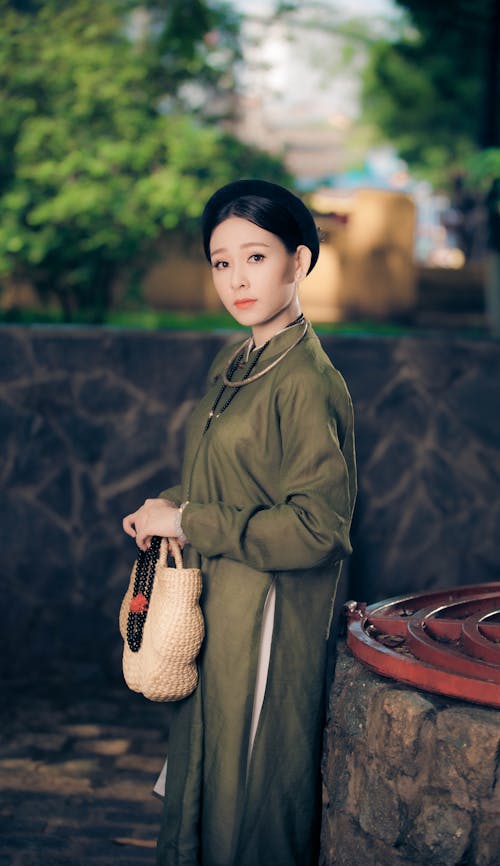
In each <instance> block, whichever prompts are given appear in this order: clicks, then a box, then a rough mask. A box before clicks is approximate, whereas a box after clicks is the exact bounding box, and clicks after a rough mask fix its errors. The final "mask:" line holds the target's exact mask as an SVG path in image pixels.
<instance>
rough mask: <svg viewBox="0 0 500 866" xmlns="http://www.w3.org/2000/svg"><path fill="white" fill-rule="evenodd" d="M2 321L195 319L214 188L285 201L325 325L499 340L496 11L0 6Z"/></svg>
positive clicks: (125, 2) (485, 0) (343, 4)
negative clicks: (312, 240) (283, 195)
mask: <svg viewBox="0 0 500 866" xmlns="http://www.w3.org/2000/svg"><path fill="white" fill-rule="evenodd" d="M0 20H1V24H0V97H1V98H0V210H1V214H2V218H1V222H0V317H1V320H2V321H4V322H21V323H23V322H24V323H29V322H88V323H111V324H118V325H119V324H125V325H129V324H130V325H134V326H136V325H138V326H141V325H142V326H149V327H156V326H167V327H169V326H173V327H182V326H183V325H186V324H187V325H189V326H193V325H194V326H196V327H213V326H215V325H217V326H221V325H227V324H229V322H230V320H229V319H228V318H227V317H226V316H225V314H224V313H223V311H222V310H221V308H220V305H219V303H218V300H217V298H216V296H215V294H214V292H213V289H212V287H211V284H210V275H209V272H208V271H207V268H206V266H205V263H204V261H203V258H202V253H201V247H200V242H199V237H198V220H199V216H200V213H201V210H202V207H203V204H204V202H205V201H206V199H207V198H208V196H209V195H210V194H211V193H212V192H213V191H214V190H215V189H216V188H217V187H218V186H219V185H221V184H223V183H225V182H227V181H230V180H232V179H235V178H238V177H250V176H260V177H265V178H268V179H272V180H275V181H277V182H282V183H284V184H287V185H288V186H290V187H291V188H294V189H295V190H296V191H297V192H298V193H299V194H302V195H303V196H304V197H305V198H306V200H307V202H308V204H309V205H310V206H311V208H312V209H313V210H314V211H315V213H316V215H317V222H318V225H319V226H320V228H321V230H322V233H323V236H324V243H323V247H322V253H321V256H320V262H319V265H318V267H317V269H316V270H315V272H314V273H313V274H312V275H311V276H310V278H309V279H308V281H306V283H305V284H304V287H303V292H302V297H303V306H304V310H305V312H306V314H307V315H309V317H310V318H311V319H312V320H313V321H315V322H317V323H320V324H321V325H322V327H323V328H324V329H326V330H328V329H339V328H340V329H342V328H345V327H346V326H350V327H356V328H358V329H363V328H365V327H367V326H368V327H371V328H373V327H375V328H376V329H377V328H378V329H379V330H380V329H384V328H385V329H387V328H389V329H390V330H395V331H396V332H397V331H398V329H401V328H408V327H410V328H436V327H437V328H446V329H449V328H451V329H459V330H462V331H463V330H465V331H467V332H477V333H487V332H492V333H498V332H499V331H500V299H499V296H500V263H499V262H500V90H499V81H500V64H499V53H500V49H499V45H500V35H499V33H500V3H499V0H447V2H445V3H439V4H436V3H434V2H431V0H405V2H403V0H397V2H396V0H349V2H347V0H318V2H316V0H311V2H301V3H298V2H289V3H286V2H282V3H280V2H276V0H274V2H273V0H234V2H219V0H151V2H147V0H142V2H140V0H137V2H136V0H101V2H99V3H98V4H96V3H94V2H92V0H69V2H65V3H61V2H57V0H46V2H37V0H17V2H16V0H13V2H7V0H0Z"/></svg>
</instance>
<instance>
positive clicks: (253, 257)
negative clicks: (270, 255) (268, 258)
mask: <svg viewBox="0 0 500 866" xmlns="http://www.w3.org/2000/svg"><path fill="white" fill-rule="evenodd" d="M264 259H265V256H264V255H262V253H253V255H251V256H250V261H251V262H263V261H264Z"/></svg>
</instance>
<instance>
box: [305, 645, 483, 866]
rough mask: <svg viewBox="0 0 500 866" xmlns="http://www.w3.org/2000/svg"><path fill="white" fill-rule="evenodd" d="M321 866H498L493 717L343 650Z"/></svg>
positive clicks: (329, 741) (328, 752)
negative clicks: (387, 674)
mask: <svg viewBox="0 0 500 866" xmlns="http://www.w3.org/2000/svg"><path fill="white" fill-rule="evenodd" d="M323 773H324V794H325V804H324V815H323V839H322V852H323V853H322V866H410V864H412V866H413V864H418V866H500V712H499V711H498V710H495V709H490V708H488V707H480V706H477V705H474V704H470V703H465V702H462V701H458V700H453V699H449V698H443V697H440V696H437V695H431V694H430V693H427V692H421V691H418V690H416V689H413V688H411V687H409V686H405V685H402V684H400V683H397V682H394V681H392V680H389V679H384V678H382V677H380V676H378V675H377V674H374V673H371V672H370V671H369V670H368V669H367V668H366V667H365V666H364V665H363V664H362V663H361V662H359V661H358V660H357V659H356V658H354V657H353V656H352V655H351V653H350V652H349V650H347V649H346V647H345V645H344V643H343V642H341V643H340V644H339V653H338V659H337V666H336V672H335V679H334V682H333V685H332V689H331V692H330V704H329V721H328V727H327V734H326V742H325V756H324V767H323Z"/></svg>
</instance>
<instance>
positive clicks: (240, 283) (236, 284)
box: [231, 267, 248, 290]
mask: <svg viewBox="0 0 500 866" xmlns="http://www.w3.org/2000/svg"><path fill="white" fill-rule="evenodd" d="M231 285H232V287H233V289H236V290H237V289H241V288H245V287H246V286H248V279H247V276H246V273H245V270H244V268H242V267H235V268H233V273H232V279H231Z"/></svg>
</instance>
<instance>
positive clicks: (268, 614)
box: [153, 583, 276, 797]
mask: <svg viewBox="0 0 500 866" xmlns="http://www.w3.org/2000/svg"><path fill="white" fill-rule="evenodd" d="M275 608H276V587H275V585H274V583H273V584H272V586H271V587H270V588H269V591H268V593H267V596H266V600H265V602H264V610H263V612H262V627H261V630H260V642H259V655H258V660H257V676H256V682H255V692H254V696H253V709H252V721H251V723H250V736H249V739H248V758H247V774H248V768H249V766H250V759H251V757H252V751H253V745H254V742H255V734H256V733H257V727H258V724H259V719H260V714H261V711H262V704H263V703H264V695H265V693H266V685H267V676H268V673H269V661H270V658H271V646H272V642H273V631H274V612H275ZM167 764H168V758H166V759H165V763H164V764H163V767H162V769H161V773H160V775H159V776H158V778H157V780H156V782H155V785H154V788H153V793H155V794H157V796H158V797H164V796H165V788H166V781H167Z"/></svg>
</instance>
